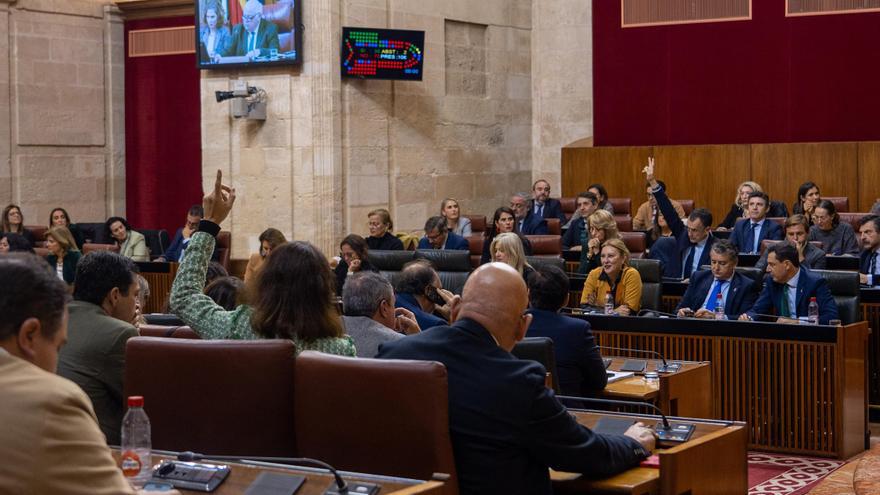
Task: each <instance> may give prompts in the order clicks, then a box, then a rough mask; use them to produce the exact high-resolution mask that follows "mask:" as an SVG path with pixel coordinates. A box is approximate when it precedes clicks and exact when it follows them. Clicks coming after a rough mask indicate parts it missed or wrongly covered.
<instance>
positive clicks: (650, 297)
mask: <svg viewBox="0 0 880 495" xmlns="http://www.w3.org/2000/svg"><path fill="white" fill-rule="evenodd" d="M629 265H630V266H631V267H633V268H635V269H636V270H638V271H639V275H641V277H642V309H660V296H661V294H662V290H661V284H660V281H661V280H662V278H661V275H662V272H661V271H660V262H659V261H657V260H651V259H631V260H630V261H629Z"/></svg>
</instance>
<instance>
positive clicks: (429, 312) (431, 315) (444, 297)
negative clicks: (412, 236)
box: [394, 260, 453, 330]
mask: <svg viewBox="0 0 880 495" xmlns="http://www.w3.org/2000/svg"><path fill="white" fill-rule="evenodd" d="M394 291H395V295H396V297H397V301H395V304H394V306H395V307H397V308H406V309H408V310H410V311H412V313H413V314H414V315H415V316H416V321H417V322H418V323H419V328H421V329H422V330H427V329H428V328H431V327H436V326H438V325H446V322H447V320H448V319H449V311H450V307H449V304H450V302H451V301H452V299H453V294H452V293H451V292H449V291H448V290H444V289H443V285H442V284H441V283H440V276H439V275H437V272H436V271H434V269H433V268H432V267H431V263H429V262H428V261H426V260H416V261H410V262H409V263H407V264H406V265H404V267H403V270H401V272H400V278H399V279H398V280H397V283H396V284H395V287H394ZM435 313H437V314H440V315H442V316H443V318H441V317H439V316H437V315H436V314H435Z"/></svg>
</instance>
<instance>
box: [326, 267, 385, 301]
mask: <svg viewBox="0 0 880 495" xmlns="http://www.w3.org/2000/svg"><path fill="white" fill-rule="evenodd" d="M361 271H362V272H378V271H379V270H376V268H375V267H374V266H373V265H371V264H370V261H369V260H361ZM333 275H334V276H335V277H336V295H337V296H341V295H342V287H344V286H345V279H346V278H348V263H346V262H345V260H339V263H338V264H337V265H336V268H334V269H333Z"/></svg>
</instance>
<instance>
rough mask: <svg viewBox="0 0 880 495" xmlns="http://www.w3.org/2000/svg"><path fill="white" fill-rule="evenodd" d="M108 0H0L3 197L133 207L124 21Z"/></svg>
mask: <svg viewBox="0 0 880 495" xmlns="http://www.w3.org/2000/svg"><path fill="white" fill-rule="evenodd" d="M109 3H110V2H109V1H103V0H92V1H87V0H18V1H9V0H0V52H2V53H9V54H10V56H9V57H8V58H7V57H2V59H0V203H2V204H3V205H5V204H6V203H9V202H15V203H18V204H20V205H21V207H22V210H23V213H24V216H25V223H26V224H45V223H46V222H47V220H48V217H49V212H50V210H51V209H52V208H53V207H55V206H64V207H65V208H67V210H68V211H69V212H70V215H71V217H72V218H73V219H74V221H101V220H103V219H104V218H106V217H107V216H109V215H112V214H124V213H125V212H124V205H125V201H124V190H125V187H124V186H125V170H124V111H123V106H124V93H123V90H124V86H123V70H124V69H123V27H122V21H121V18H120V17H119V12H118V10H117V9H116V8H115V7H113V6H111V5H109Z"/></svg>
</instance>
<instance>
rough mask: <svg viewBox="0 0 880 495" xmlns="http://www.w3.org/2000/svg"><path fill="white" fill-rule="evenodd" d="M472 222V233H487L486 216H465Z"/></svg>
mask: <svg viewBox="0 0 880 495" xmlns="http://www.w3.org/2000/svg"><path fill="white" fill-rule="evenodd" d="M464 217H465V218H467V219H468V220H470V221H471V233H473V234H477V233H480V234H482V233H483V232H485V231H486V215H464Z"/></svg>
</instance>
